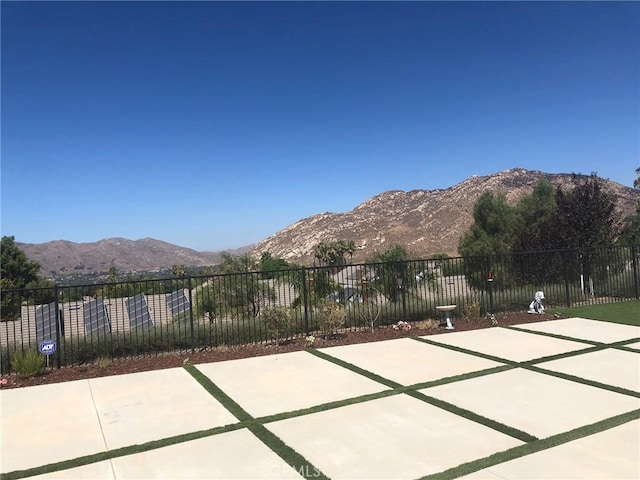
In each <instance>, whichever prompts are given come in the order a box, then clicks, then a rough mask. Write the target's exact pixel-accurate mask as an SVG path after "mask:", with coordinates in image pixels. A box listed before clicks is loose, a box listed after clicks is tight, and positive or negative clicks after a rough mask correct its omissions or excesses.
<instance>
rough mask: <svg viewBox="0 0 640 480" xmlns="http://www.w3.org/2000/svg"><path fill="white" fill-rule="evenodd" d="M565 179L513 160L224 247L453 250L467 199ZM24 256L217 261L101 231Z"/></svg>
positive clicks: (102, 268) (278, 251) (72, 264)
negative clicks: (511, 165) (488, 171)
mask: <svg viewBox="0 0 640 480" xmlns="http://www.w3.org/2000/svg"><path fill="white" fill-rule="evenodd" d="M543 179H546V180H549V181H550V182H552V183H553V184H554V185H561V186H566V187H567V188H569V187H571V186H572V183H571V179H572V175H571V174H550V173H544V172H539V171H530V170H524V169H521V168H516V169H512V170H505V171H503V172H500V173H496V174H493V175H488V176H472V177H470V178H468V179H466V180H465V181H463V182H461V183H459V184H457V185H454V186H452V187H450V188H447V189H444V190H413V191H410V192H404V191H389V192H384V193H381V194H379V195H376V196H374V197H372V198H371V199H369V200H367V201H365V202H363V203H361V204H360V205H358V206H357V207H355V208H354V209H353V210H351V211H350V212H346V213H320V214H318V215H314V216H312V217H309V218H305V219H302V220H300V221H298V222H296V223H294V224H293V225H290V226H288V227H286V228H284V229H283V230H281V231H279V232H278V233H276V234H274V235H272V236H271V237H269V238H267V239H266V240H264V241H262V242H261V243H259V244H258V245H256V246H253V248H251V247H243V248H240V249H238V250H237V251H229V253H232V254H233V253H243V252H246V251H249V250H250V251H251V254H252V255H254V256H256V257H259V256H260V255H261V254H262V253H263V252H270V253H271V254H272V255H273V256H275V257H281V258H285V259H286V260H289V261H292V262H296V263H300V264H307V265H309V264H312V263H313V249H314V247H315V246H316V245H317V244H318V243H320V242H321V241H336V240H353V241H354V242H355V244H356V245H357V247H358V250H357V252H356V253H355V254H354V255H353V261H354V262H359V261H363V260H364V259H366V258H367V257H369V256H371V255H372V254H374V253H375V252H376V251H384V250H385V249H386V248H387V247H388V246H389V245H390V244H393V243H398V244H401V245H405V246H406V247H407V248H408V250H409V251H410V252H412V253H413V254H414V255H416V256H421V257H428V256H430V255H433V254H436V253H447V254H449V255H456V254H457V251H456V250H457V247H458V241H459V239H460V237H461V236H462V235H463V234H464V232H466V231H467V230H468V229H469V227H470V226H471V224H472V222H473V206H474V204H475V202H476V200H477V199H478V197H479V196H480V195H481V194H482V193H483V192H485V191H487V190H489V191H492V192H494V193H496V194H504V195H505V196H506V198H507V201H508V202H510V203H516V202H517V201H518V200H520V198H522V197H523V196H524V195H526V194H529V193H531V192H532V191H533V187H534V186H535V184H536V183H537V182H539V181H540V180H543ZM606 188H607V191H608V192H609V193H610V194H611V195H612V197H613V198H614V200H615V201H616V203H617V205H618V207H619V209H620V211H621V212H622V213H623V215H630V214H632V213H633V212H634V211H635V207H636V205H637V203H638V200H640V191H638V190H634V189H632V188H629V187H625V186H623V185H620V184H618V183H615V182H611V181H606ZM16 245H18V247H20V248H21V249H22V250H23V251H24V252H25V254H26V255H27V257H29V258H30V259H32V260H35V261H37V262H39V263H40V265H41V267H42V271H43V273H44V274H45V275H49V274H52V273H53V274H55V275H65V274H71V273H90V272H107V271H109V269H110V268H111V267H116V268H117V269H118V270H119V271H121V272H125V271H144V270H155V269H161V268H169V267H171V266H172V265H180V264H184V265H188V266H203V265H214V264H216V263H218V262H219V260H220V255H219V253H216V252H213V253H211V252H197V251H195V250H191V249H188V248H183V247H179V246H177V245H172V244H170V243H166V242H161V241H159V240H154V239H151V238H145V239H142V240H135V241H133V240H127V239H124V238H109V239H105V240H101V241H99V242H94V243H73V242H68V241H63V240H59V241H54V242H47V243H41V244H25V243H18V242H16Z"/></svg>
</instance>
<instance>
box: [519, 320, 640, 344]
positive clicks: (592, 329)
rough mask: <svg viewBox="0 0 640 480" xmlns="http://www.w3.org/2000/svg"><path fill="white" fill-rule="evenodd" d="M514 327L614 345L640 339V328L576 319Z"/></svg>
mask: <svg viewBox="0 0 640 480" xmlns="http://www.w3.org/2000/svg"><path fill="white" fill-rule="evenodd" d="M514 327H515V328H520V329H524V330H533V331H536V332H546V333H554V334H556V335H564V336H565V337H571V338H579V339H582V340H591V341H594V342H602V343H613V342H619V341H622V340H627V339H631V338H638V337H640V327H635V326H633V325H622V324H619V323H611V322H602V321H599V320H588V319H586V318H575V317H574V318H564V319H561V320H551V321H547V322H536V323H525V324H522V325H514Z"/></svg>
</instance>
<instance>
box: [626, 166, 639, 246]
mask: <svg viewBox="0 0 640 480" xmlns="http://www.w3.org/2000/svg"><path fill="white" fill-rule="evenodd" d="M633 187H634V188H637V189H640V167H638V168H636V178H635V180H634V181H633ZM622 241H623V242H624V243H626V244H628V245H640V201H638V204H637V205H636V213H635V214H633V215H631V216H630V217H629V218H628V219H627V220H626V225H625V227H624V230H623V232H622Z"/></svg>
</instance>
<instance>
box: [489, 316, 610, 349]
mask: <svg viewBox="0 0 640 480" xmlns="http://www.w3.org/2000/svg"><path fill="white" fill-rule="evenodd" d="M552 321H553V320H552ZM521 325H525V326H521ZM526 325H527V324H526V323H522V324H520V325H502V326H501V328H504V329H506V330H514V331H516V332H524V333H532V334H534V335H541V336H543V337H550V338H556V339H558V340H568V341H570V342H577V343H586V344H587V345H606V344H605V343H604V342H598V341H596V340H587V339H585V338H576V337H571V336H569V335H562V334H560V333H552V332H544V331H540V330H530V329H528V328H527V327H526Z"/></svg>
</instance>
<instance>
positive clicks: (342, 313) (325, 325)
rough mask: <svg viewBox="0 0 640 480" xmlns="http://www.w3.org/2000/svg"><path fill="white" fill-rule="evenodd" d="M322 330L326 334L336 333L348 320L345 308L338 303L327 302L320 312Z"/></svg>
mask: <svg viewBox="0 0 640 480" xmlns="http://www.w3.org/2000/svg"><path fill="white" fill-rule="evenodd" d="M318 317H319V320H320V328H322V331H323V332H325V333H336V330H337V329H338V328H339V327H341V326H342V325H343V324H344V322H345V320H346V319H347V312H346V310H345V308H344V307H343V306H342V305H340V304H339V303H336V302H326V303H325V304H324V305H322V306H321V307H320V310H319V311H318Z"/></svg>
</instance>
